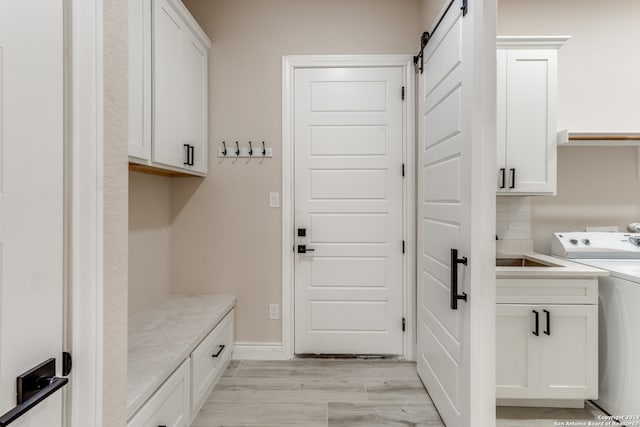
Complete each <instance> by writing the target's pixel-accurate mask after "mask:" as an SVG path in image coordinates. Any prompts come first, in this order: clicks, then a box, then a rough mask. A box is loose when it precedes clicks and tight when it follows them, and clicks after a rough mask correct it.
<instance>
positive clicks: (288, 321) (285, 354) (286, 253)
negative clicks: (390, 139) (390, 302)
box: [282, 55, 416, 360]
mask: <svg viewBox="0 0 640 427" xmlns="http://www.w3.org/2000/svg"><path fill="white" fill-rule="evenodd" d="M328 67H401V68H402V69H403V75H404V85H405V87H406V91H405V96H406V98H405V102H404V104H403V114H404V123H403V124H404V132H403V149H404V153H403V159H404V163H405V168H406V169H405V178H406V179H405V180H404V188H403V192H404V194H403V209H404V216H403V232H404V239H405V241H406V254H405V257H404V261H403V267H404V273H403V281H404V283H403V311H404V316H405V318H406V320H407V321H406V326H407V328H406V332H405V336H404V349H403V357H404V359H407V360H415V357H416V356H415V354H416V320H415V319H416V309H415V306H416V249H415V248H416V237H415V234H416V224H415V221H416V220H415V218H416V216H415V215H416V208H415V206H416V205H415V198H416V197H415V196H416V189H415V188H416V185H415V177H416V175H415V153H416V151H415V150H416V148H415V123H414V121H415V102H414V87H415V83H414V82H415V73H414V69H413V56H411V55H292V56H284V57H283V58H282V358H283V359H292V358H294V357H295V354H294V335H295V330H294V293H293V292H294V268H295V257H294V254H293V252H292V250H291V248H292V247H293V244H294V211H293V208H294V205H293V201H294V200H293V199H294V190H293V177H294V151H293V142H294V136H293V135H294V133H293V131H294V120H293V115H294V99H293V96H294V93H293V89H294V72H295V70H296V68H328Z"/></svg>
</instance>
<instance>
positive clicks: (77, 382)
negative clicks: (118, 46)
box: [65, 0, 103, 427]
mask: <svg viewBox="0 0 640 427" xmlns="http://www.w3.org/2000/svg"><path fill="white" fill-rule="evenodd" d="M66 7H67V12H66V19H67V21H66V23H65V27H66V28H65V32H66V41H67V43H69V45H70V46H69V47H68V51H69V52H70V59H69V60H68V63H67V67H66V74H67V75H66V77H65V80H66V85H67V87H66V101H65V103H66V106H65V111H66V116H67V117H66V144H67V149H66V152H67V153H66V160H65V161H66V165H65V174H66V182H67V184H66V192H67V195H66V204H67V208H66V209H67V214H66V215H67V230H66V234H67V239H68V242H69V244H68V264H67V269H68V270H67V271H68V274H67V280H68V285H67V286H68V289H69V292H68V295H69V298H68V300H67V309H66V311H67V322H69V326H68V327H67V339H66V343H65V347H66V350H68V351H70V352H71V353H72V355H73V370H72V373H71V375H70V377H71V384H72V387H71V388H70V392H69V394H68V395H67V397H69V396H70V399H67V402H66V411H65V412H66V413H65V416H66V419H67V421H68V422H69V425H71V426H72V427H83V426H95V427H100V426H102V394H103V393H102V392H103V391H102V376H103V372H102V355H103V325H102V321H103V307H102V306H103V304H102V289H103V288H102V284H103V273H102V269H103V192H102V191H103V119H102V118H103V71H102V62H103V47H102V39H103V37H102V34H103V15H102V10H103V2H102V0H89V1H88V0H66Z"/></svg>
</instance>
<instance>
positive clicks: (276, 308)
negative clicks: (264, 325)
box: [269, 304, 280, 320]
mask: <svg viewBox="0 0 640 427" xmlns="http://www.w3.org/2000/svg"><path fill="white" fill-rule="evenodd" d="M279 318H280V305H279V304H269V319H270V320H278V319H279Z"/></svg>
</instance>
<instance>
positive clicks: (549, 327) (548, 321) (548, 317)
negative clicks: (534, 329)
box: [542, 310, 551, 335]
mask: <svg viewBox="0 0 640 427" xmlns="http://www.w3.org/2000/svg"><path fill="white" fill-rule="evenodd" d="M542 311H543V312H544V314H545V315H546V316H547V328H546V329H545V330H544V331H543V332H544V333H545V335H551V313H549V310H542Z"/></svg>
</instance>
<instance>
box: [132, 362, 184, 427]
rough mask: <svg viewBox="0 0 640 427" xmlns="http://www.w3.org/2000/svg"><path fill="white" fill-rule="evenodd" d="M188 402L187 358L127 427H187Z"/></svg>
mask: <svg viewBox="0 0 640 427" xmlns="http://www.w3.org/2000/svg"><path fill="white" fill-rule="evenodd" d="M189 400H190V388H189V359H188V358H187V360H186V361H185V362H183V363H182V365H180V367H179V368H178V369H176V371H175V372H174V373H173V374H171V376H170V377H169V378H168V379H167V381H165V383H164V384H162V386H160V388H159V389H158V390H157V391H156V392H155V393H154V394H153V396H151V397H150V398H149V400H148V401H147V402H146V403H145V404H144V406H142V408H140V410H139V411H138V412H136V414H135V415H134V416H133V417H132V418H131V419H130V420H129V422H128V423H127V427H158V426H166V427H188V426H189V425H191V423H190V421H191V419H190V418H191V416H190V413H189Z"/></svg>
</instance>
